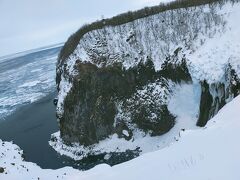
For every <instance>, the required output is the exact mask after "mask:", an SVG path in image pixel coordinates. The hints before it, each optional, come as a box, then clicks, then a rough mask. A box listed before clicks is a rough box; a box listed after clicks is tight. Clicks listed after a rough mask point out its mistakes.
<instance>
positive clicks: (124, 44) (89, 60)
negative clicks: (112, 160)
mask: <svg viewBox="0 0 240 180" xmlns="http://www.w3.org/2000/svg"><path fill="white" fill-rule="evenodd" d="M206 2H208V1H206ZM239 10H240V4H239V2H238V1H230V0H220V1H214V2H211V3H210V4H208V3H206V4H205V5H204V4H202V5H198V6H191V7H186V8H176V9H175V8H174V9H172V10H167V11H163V12H160V13H157V14H153V15H150V16H147V17H144V18H140V19H135V20H133V21H129V22H128V23H124V24H122V25H117V26H103V27H102V28H100V29H95V30H91V31H89V32H86V33H85V34H84V35H83V36H82V38H81V39H80V41H79V42H78V45H77V47H76V49H75V50H74V51H73V53H71V54H70V55H69V56H68V57H67V58H62V59H61V58H60V59H59V60H58V65H57V85H58V90H59V94H58V104H57V117H58V120H59V124H60V134H59V133H57V134H55V136H53V138H52V141H51V143H50V144H51V145H52V146H53V147H54V148H55V149H57V150H58V151H60V152H61V149H62V150H64V151H65V153H64V154H67V155H69V154H68V152H69V151H72V154H74V157H75V158H76V159H78V158H77V156H80V157H81V156H86V154H87V153H88V154H91V153H93V154H94V153H97V152H98V153H99V152H101V153H102V152H112V151H113V152H115V151H125V150H127V149H131V150H135V149H138V148H139V147H140V151H144V143H146V142H151V143H150V144H151V147H152V144H154V145H153V146H154V147H152V149H151V148H150V150H149V149H148V150H146V152H147V151H151V150H156V149H157V147H162V145H159V141H161V143H163V142H165V141H164V140H163V139H164V135H166V134H165V133H167V134H172V135H169V136H170V137H171V138H172V139H173V138H174V137H175V136H176V135H177V134H178V133H179V131H180V130H181V129H188V128H192V127H194V128H196V127H195V126H194V124H197V125H199V126H204V125H205V124H206V123H207V121H208V120H209V119H210V118H211V117H213V116H214V115H215V114H216V113H217V112H218V111H219V109H221V108H222V107H223V106H224V105H225V104H226V103H228V102H229V101H231V100H232V99H233V98H234V97H236V96H237V95H238V94H239V90H240V79H239V77H240V58H239V54H240V36H239V33H240V26H239V25H238V17H240V11H239ZM186 87H187V88H186ZM186 89H187V90H189V89H190V91H186ZM184 92H190V93H184ZM179 96H181V98H179ZM193 99H194V100H193ZM184 101H187V102H189V103H186V102H184ZM192 101H193V103H192ZM172 102H174V103H172ZM184 103H186V105H185V106H183V108H182V109H181V108H180V107H177V106H176V104H179V106H182V104H184ZM191 106H195V107H197V109H194V110H193V111H188V110H189V107H191ZM173 107H174V108H173ZM184 107H187V108H184ZM179 109H180V110H179ZM186 109H187V110H186ZM183 114H186V115H185V116H183ZM186 119H191V121H190V123H182V122H183V121H187V120H186ZM179 124H181V125H179ZM173 132H174V133H173ZM163 134H164V135H163ZM173 134H174V135H173ZM159 135H162V138H163V139H162V140H161V138H160V139H157V138H159V137H158V136H159ZM142 137H144V138H142ZM141 139H145V140H144V141H141ZM150 139H151V140H150ZM167 139H168V138H167ZM99 142H101V143H99ZM110 142H114V144H113V143H110ZM116 142H117V143H116ZM153 142H154V143H153ZM167 142H169V140H167ZM61 143H65V144H68V145H71V146H66V145H61V147H60V146H58V145H59V144H61ZM96 143H98V144H96ZM75 146H76V148H74V147H75ZM79 147H81V148H79ZM109 147H111V148H109ZM73 149H74V150H73Z"/></svg>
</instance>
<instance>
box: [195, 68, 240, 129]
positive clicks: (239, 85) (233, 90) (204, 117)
mask: <svg viewBox="0 0 240 180" xmlns="http://www.w3.org/2000/svg"><path fill="white" fill-rule="evenodd" d="M223 82H224V83H223ZM223 82H219V83H212V84H208V83H207V81H203V82H201V87H202V93H201V101H200V107H199V108H200V112H199V119H198V122H197V125H198V126H201V127H203V126H205V125H206V123H207V121H208V120H209V119H211V118H212V117H213V116H214V115H215V114H217V112H218V111H219V110H220V109H221V108H222V107H223V106H224V105H225V104H227V102H228V101H230V100H231V99H233V98H234V97H236V96H237V95H239V94H240V79H239V78H238V76H237V74H236V72H235V71H234V69H232V67H231V65H227V67H226V70H225V77H224V79H223Z"/></svg>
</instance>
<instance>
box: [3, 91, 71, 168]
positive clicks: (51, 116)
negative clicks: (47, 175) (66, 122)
mask: <svg viewBox="0 0 240 180" xmlns="http://www.w3.org/2000/svg"><path fill="white" fill-rule="evenodd" d="M55 97H56V92H52V93H50V94H48V95H47V96H45V97H43V98H41V99H40V100H38V101H36V102H34V103H32V104H27V105H25V106H23V107H21V108H19V109H17V110H16V111H15V112H14V113H13V114H11V115H9V116H8V117H6V118H5V120H4V121H1V122H0V139H2V140H4V141H13V143H15V144H17V145H18V146H19V147H20V148H21V149H23V151H24V156H25V157H24V159H25V160H26V161H31V162H34V163H37V164H38V165H39V166H40V167H42V168H51V169H57V168H61V167H64V166H66V164H64V162H65V157H63V156H60V155H58V154H57V153H56V152H55V150H53V149H52V148H51V147H50V146H49V145H48V141H49V139H50V136H51V134H52V133H54V132H56V131H58V125H57V120H56V116H55V106H54V105H53V99H54V98H55ZM66 161H68V158H66Z"/></svg>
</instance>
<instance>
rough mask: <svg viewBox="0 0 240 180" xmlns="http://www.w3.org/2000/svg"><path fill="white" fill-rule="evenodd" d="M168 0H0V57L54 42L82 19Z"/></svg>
mask: <svg viewBox="0 0 240 180" xmlns="http://www.w3.org/2000/svg"><path fill="white" fill-rule="evenodd" d="M167 1H169V0H85V1H83V0H0V24H1V26H0V27H1V28H0V56H4V55H7V54H11V53H16V52H20V51H24V50H29V49H34V48H38V47H42V46H47V45H51V44H56V43H60V42H64V41H66V39H67V38H68V37H69V35H71V34H72V33H73V32H75V31H76V30H77V29H78V28H80V26H81V25H82V24H84V23H86V22H91V21H93V20H96V19H100V18H101V16H102V15H103V16H104V17H111V16H113V15H117V14H118V13H122V12H125V11H128V10H136V9H139V8H142V7H145V6H151V5H156V4H159V3H160V2H167Z"/></svg>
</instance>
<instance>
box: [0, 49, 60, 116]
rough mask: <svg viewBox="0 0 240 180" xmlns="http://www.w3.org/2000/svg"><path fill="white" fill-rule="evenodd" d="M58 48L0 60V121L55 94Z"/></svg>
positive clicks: (38, 50)
mask: <svg viewBox="0 0 240 180" xmlns="http://www.w3.org/2000/svg"><path fill="white" fill-rule="evenodd" d="M59 46H60V45H58V46H53V47H52V46H51V47H47V48H41V49H36V50H32V51H27V52H22V53H18V54H15V55H10V56H6V57H2V58H0V120H2V119H3V118H4V117H6V116H7V115H9V114H10V113H12V112H13V111H14V110H15V109H16V108H18V107H20V106H22V105H24V104H28V103H32V102H34V101H36V100H38V99H40V98H42V97H44V96H46V95H47V94H48V93H50V92H52V91H54V88H55V69H56V59H57V55H58V52H59V50H60V48H59Z"/></svg>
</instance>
